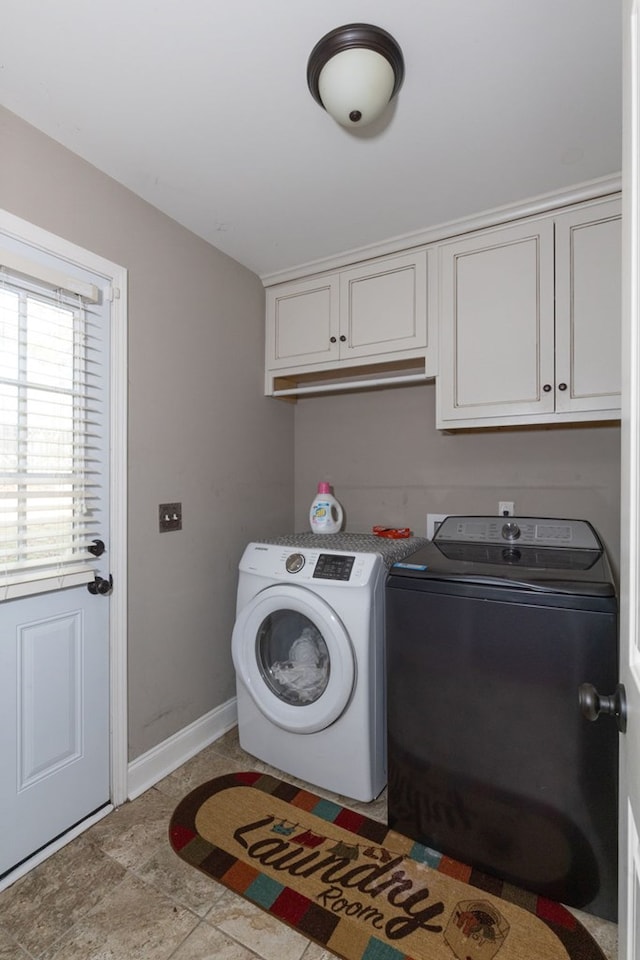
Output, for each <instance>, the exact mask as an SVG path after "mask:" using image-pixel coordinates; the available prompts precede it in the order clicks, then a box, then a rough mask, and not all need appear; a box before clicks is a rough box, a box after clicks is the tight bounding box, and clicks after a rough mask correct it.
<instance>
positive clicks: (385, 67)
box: [318, 47, 395, 127]
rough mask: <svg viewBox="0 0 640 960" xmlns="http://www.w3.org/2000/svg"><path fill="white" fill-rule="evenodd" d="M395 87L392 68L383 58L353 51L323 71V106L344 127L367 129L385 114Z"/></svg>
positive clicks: (357, 49)
mask: <svg viewBox="0 0 640 960" xmlns="http://www.w3.org/2000/svg"><path fill="white" fill-rule="evenodd" d="M394 84H395V74H394V71H393V67H392V66H391V64H390V63H389V61H388V60H387V59H386V57H383V56H382V54H380V53H376V51H375V50H367V49H365V48H364V47H353V48H352V49H350V50H343V51H342V52H341V53H337V54H335V56H333V57H331V59H330V60H328V61H327V63H326V64H325V65H324V67H323V68H322V71H321V73H320V77H319V79H318V89H319V93H320V97H321V99H322V105H323V106H324V108H325V110H326V111H327V113H329V114H331V116H332V117H333V118H334V120H337V122H338V123H340V124H342V126H344V127H365V126H366V125H367V124H369V123H373V121H374V120H377V118H378V117H379V116H380V115H381V114H382V113H383V111H384V110H385V108H386V107H387V105H388V103H389V101H390V100H391V97H392V94H393V88H394Z"/></svg>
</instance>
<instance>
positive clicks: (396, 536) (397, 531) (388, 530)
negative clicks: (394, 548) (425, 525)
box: [371, 527, 411, 540]
mask: <svg viewBox="0 0 640 960" xmlns="http://www.w3.org/2000/svg"><path fill="white" fill-rule="evenodd" d="M371 529H372V531H373V533H375V535H376V537H387V538H388V539H389V540H404V539H406V537H410V536H411V530H410V529H409V527H372V528H371Z"/></svg>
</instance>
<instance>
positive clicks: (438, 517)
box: [427, 513, 449, 540]
mask: <svg viewBox="0 0 640 960" xmlns="http://www.w3.org/2000/svg"><path fill="white" fill-rule="evenodd" d="M448 516H449V514H448V513H428V514H427V537H428V538H429V540H433V535H434V533H435V532H436V530H437V529H438V527H439V526H440V524H441V523H442V521H443V520H444V519H446V517H448Z"/></svg>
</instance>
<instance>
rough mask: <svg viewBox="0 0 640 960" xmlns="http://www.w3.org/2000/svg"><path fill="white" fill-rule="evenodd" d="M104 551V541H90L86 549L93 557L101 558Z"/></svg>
mask: <svg viewBox="0 0 640 960" xmlns="http://www.w3.org/2000/svg"><path fill="white" fill-rule="evenodd" d="M105 549H106V548H105V545H104V540H92V541H91V543H90V544H89V546H88V547H87V550H88V551H89V553H92V554H93V556H94V557H101V556H102V554H103V553H104V551H105Z"/></svg>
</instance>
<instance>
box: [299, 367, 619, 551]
mask: <svg viewBox="0 0 640 960" xmlns="http://www.w3.org/2000/svg"><path fill="white" fill-rule="evenodd" d="M434 424H435V386H434V384H433V383H427V384H421V385H418V386H412V387H403V388H394V389H386V390H384V391H378V392H359V393H357V394H345V395H342V396H325V397H314V398H306V399H304V400H301V401H299V402H298V404H297V406H296V417H295V453H296V505H295V518H296V530H306V529H308V511H309V505H310V504H311V500H312V499H313V496H314V494H315V490H316V484H317V481H318V480H328V481H330V482H331V483H332V484H333V485H334V492H335V495H336V497H337V498H338V500H339V501H340V502H341V504H342V506H343V508H344V509H345V511H346V516H347V525H348V528H349V529H350V530H352V531H360V532H370V531H371V527H372V526H373V524H376V523H382V524H387V525H389V526H399V527H405V526H407V527H411V529H412V530H413V531H414V532H415V533H417V534H420V535H422V536H424V534H425V532H426V514H427V513H471V514H473V513H478V514H481V513H488V514H495V513H497V510H498V500H513V501H515V508H516V513H519V514H520V515H521V516H526V515H527V514H529V515H538V516H552V517H561V516H565V517H576V518H584V519H587V520H590V521H591V522H592V523H593V524H594V526H595V527H596V528H597V529H598V531H599V532H600V534H601V536H602V538H603V539H604V541H605V543H606V546H607V548H608V551H609V554H610V557H611V560H612V563H613V565H614V568H615V569H616V570H617V569H618V566H619V558H620V533H619V527H620V427H619V424H617V423H616V424H609V425H601V426H595V425H585V426H583V425H573V426H566V427H561V428H559V427H553V428H550V427H532V428H526V429H509V430H506V429H505V430H492V431H485V430H471V431H466V432H465V431H461V432H449V433H445V432H442V431H438V430H436V429H435V426H434Z"/></svg>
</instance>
